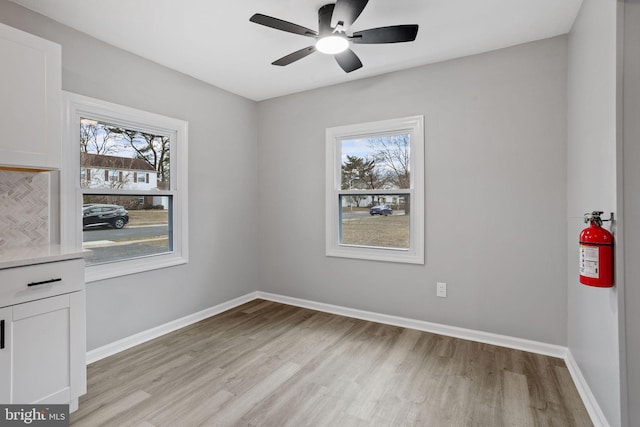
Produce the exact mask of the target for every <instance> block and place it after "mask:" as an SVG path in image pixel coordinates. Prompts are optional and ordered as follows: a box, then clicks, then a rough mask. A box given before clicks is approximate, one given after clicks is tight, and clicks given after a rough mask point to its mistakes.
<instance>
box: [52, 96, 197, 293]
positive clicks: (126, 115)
mask: <svg viewBox="0 0 640 427" xmlns="http://www.w3.org/2000/svg"><path fill="white" fill-rule="evenodd" d="M65 101H66V109H65V110H66V117H65V122H66V130H65V141H66V142H67V143H68V150H67V153H68V155H67V156H66V159H65V162H66V163H68V164H66V165H65V167H64V168H63V170H62V172H61V181H62V182H65V183H66V185H67V186H68V188H75V197H64V196H63V200H62V216H63V221H62V229H61V241H62V242H63V243H64V244H68V245H76V246H78V245H80V244H82V247H83V248H84V249H85V250H86V251H87V255H86V256H85V262H86V265H87V267H88V268H87V270H86V278H87V281H92V280H101V279H105V278H109V277H115V276H120V275H124V274H131V273H137V272H141V271H147V270H151V269H155V268H163V267H168V266H172V265H178V264H182V263H185V262H186V261H187V253H188V246H187V237H188V234H187V230H188V228H187V174H186V160H187V123H186V122H184V121H182V120H177V119H173V118H169V117H164V116H160V115H157V114H153V113H148V112H144V111H140V110H135V109H132V108H128V107H124V106H120V105H116V104H112V103H108V102H104V101H100V100H96V99H91V98H87V97H83V96H80V95H75V94H70V93H65Z"/></svg>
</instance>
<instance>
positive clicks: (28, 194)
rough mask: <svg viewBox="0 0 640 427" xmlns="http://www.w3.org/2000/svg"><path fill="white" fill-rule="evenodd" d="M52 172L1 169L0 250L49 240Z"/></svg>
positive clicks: (43, 242) (44, 242) (40, 243)
mask: <svg viewBox="0 0 640 427" xmlns="http://www.w3.org/2000/svg"><path fill="white" fill-rule="evenodd" d="M49 179H50V174H49V173H46V172H45V173H37V172H14V171H3V170H0V249H7V248H14V247H23V246H37V245H43V244H46V243H48V242H49Z"/></svg>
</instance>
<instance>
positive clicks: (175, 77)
mask: <svg viewBox="0 0 640 427" xmlns="http://www.w3.org/2000/svg"><path fill="white" fill-rule="evenodd" d="M0 22H3V23H5V24H7V25H11V26H13V27H16V28H19V29H22V30H24V31H28V32H30V33H33V34H36V35H38V36H41V37H44V38H47V39H49V40H53V41H55V42H57V43H60V44H61V45H62V66H63V70H62V78H63V82H62V86H63V89H64V90H67V91H71V92H75V93H79V94H82V95H87V96H92V97H95V98H100V99H103V100H106V101H111V102H116V103H119V104H123V105H126V106H130V107H134V108H140V109H143V110H147V111H151V112H154V113H159V114H164V115H167V116H172V117H176V118H179V119H183V120H187V121H188V122H189V162H188V163H189V196H190V200H189V226H190V233H189V243H190V245H189V246H190V251H189V254H190V261H189V263H188V264H187V265H183V266H179V267H173V268H167V269H163V270H156V271H153V272H149V273H143V274H136V275H131V276H126V277H120V278H116V279H113V280H105V281H101V282H94V283H89V284H88V285H87V331H88V349H89V350H91V349H94V348H97V347H100V346H102V345H105V344H108V343H111V342H113V341H115V340H118V339H121V338H124V337H128V336H130V335H132V334H134V333H137V332H140V331H142V330H146V329H148V328H151V327H155V326H158V325H160V324H163V323H166V322H168V321H171V320H174V319H177V318H180V317H182V316H185V315H188V314H192V313H194V312H197V311H199V310H202V309H205V308H208V307H211V306H213V305H216V304H219V303H222V302H225V301H228V300H230V299H233V298H235V297H238V296H241V295H244V294H247V293H249V292H252V291H255V290H257V286H258V268H257V258H258V257H257V247H256V244H255V241H256V239H255V236H256V235H257V229H256V219H255V211H256V200H257V164H256V161H257V154H256V151H257V146H256V144H257V133H256V131H257V126H256V123H257V106H256V103H255V102H252V101H249V100H246V99H244V98H241V97H239V96H236V95H233V94H230V93H228V92H225V91H222V90H219V89H216V88H214V87H212V86H210V85H207V84H204V83H202V82H200V81H198V80H195V79H193V78H190V77H187V76H185V75H183V74H180V73H177V72H175V71H171V70H169V69H167V68H164V67H162V66H159V65H157V64H155V63H152V62H150V61H147V60H144V59H142V58H140V57H137V56H135V55H132V54H129V53H126V52H124V51H122V50H120V49H117V48H114V47H112V46H110V45H107V44H104V43H102V42H99V41H97V40H95V39H93V38H91V37H88V36H86V35H84V34H82V33H79V32H77V31H74V30H72V29H70V28H68V27H65V26H63V25H60V24H58V23H56V22H54V21H51V20H49V19H46V18H44V17H42V16H41V15H38V14H35V13H33V12H30V11H28V10H26V9H24V8H22V7H20V6H17V5H15V4H14V3H11V2H9V1H7V0H0Z"/></svg>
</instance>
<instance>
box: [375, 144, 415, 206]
mask: <svg viewBox="0 0 640 427" xmlns="http://www.w3.org/2000/svg"><path fill="white" fill-rule="evenodd" d="M409 142H410V141H409V135H390V136H381V137H376V138H371V139H369V148H371V149H372V150H373V152H374V155H373V157H374V159H375V160H376V163H377V165H378V166H379V167H380V168H381V169H382V170H381V171H380V173H381V175H382V176H384V184H385V186H386V187H389V188H397V189H408V188H410V185H411V172H410V153H409V146H410V145H409ZM409 208H410V206H409V197H408V196H407V197H405V209H404V210H405V214H409Z"/></svg>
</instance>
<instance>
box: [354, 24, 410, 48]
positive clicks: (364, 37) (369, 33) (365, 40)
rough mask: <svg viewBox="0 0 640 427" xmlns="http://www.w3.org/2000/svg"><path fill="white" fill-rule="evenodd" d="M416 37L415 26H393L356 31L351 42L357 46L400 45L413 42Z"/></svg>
mask: <svg viewBox="0 0 640 427" xmlns="http://www.w3.org/2000/svg"><path fill="white" fill-rule="evenodd" d="M417 35H418V26H417V25H394V26H391V27H380V28H371V29H370V30H363V31H357V32H355V33H353V37H352V38H351V41H352V42H354V43H358V44H376V43H402V42H412V41H414V40H415V39H416V36H417Z"/></svg>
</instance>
